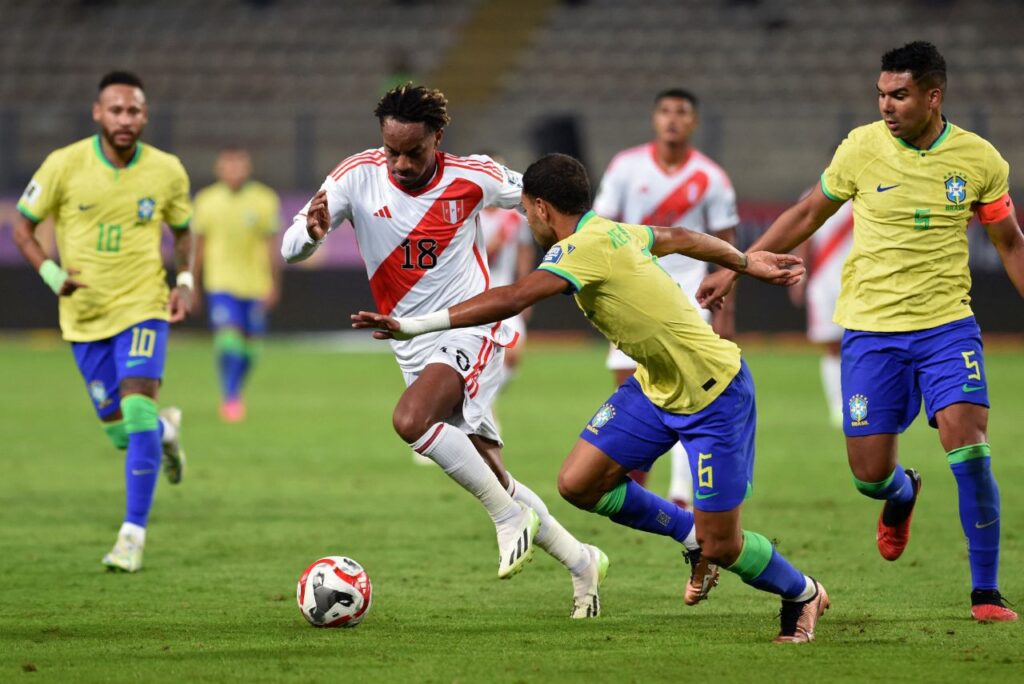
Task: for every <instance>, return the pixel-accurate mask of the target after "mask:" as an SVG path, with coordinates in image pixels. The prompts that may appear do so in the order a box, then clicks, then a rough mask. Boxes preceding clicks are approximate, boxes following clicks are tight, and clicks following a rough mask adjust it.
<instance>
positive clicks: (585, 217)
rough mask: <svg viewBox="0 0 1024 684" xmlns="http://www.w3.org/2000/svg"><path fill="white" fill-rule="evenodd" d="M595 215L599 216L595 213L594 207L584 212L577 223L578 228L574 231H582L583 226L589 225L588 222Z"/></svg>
mask: <svg viewBox="0 0 1024 684" xmlns="http://www.w3.org/2000/svg"><path fill="white" fill-rule="evenodd" d="M595 216H597V214H595V213H594V210H593V209H591V210H590V211H588V212H587V213H586V214H584V215H583V216H581V217H580V220H579V222H578V223H577V224H576V230H574V231H572V232H573V233H578V232H580V230H582V229H583V226H585V225H587V223H588V222H589V221H590V219H592V218H594V217H595Z"/></svg>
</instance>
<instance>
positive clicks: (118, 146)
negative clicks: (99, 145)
mask: <svg viewBox="0 0 1024 684" xmlns="http://www.w3.org/2000/svg"><path fill="white" fill-rule="evenodd" d="M120 132H122V131H113V132H111V131H108V130H107V129H105V128H104V129H103V139H104V140H106V141H107V144H108V145H110V146H111V147H112V148H113V149H114V150H116V151H117V152H118V153H120V154H125V153H127V152H130V151H131V150H134V149H135V146H136V144H138V142H139V138H140V137H142V129H139V131H138V132H134V131H123V132H125V133H130V134H131V142H130V143H128V144H125V143H119V142H118V141H117V137H116V136H117V134H118V133H120Z"/></svg>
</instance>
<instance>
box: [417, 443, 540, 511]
mask: <svg viewBox="0 0 1024 684" xmlns="http://www.w3.org/2000/svg"><path fill="white" fill-rule="evenodd" d="M411 446H412V448H413V449H415V450H416V451H418V452H419V453H421V454H423V455H424V456H429V457H430V458H431V459H433V461H434V463H436V464H437V465H439V466H441V469H442V470H443V471H444V472H445V473H447V475H448V477H450V478H452V479H453V480H455V481H456V482H458V483H459V484H460V485H462V486H463V488H464V489H465V490H466V491H468V492H469V493H470V494H472V495H473V496H475V497H476V498H477V500H478V501H479V502H480V503H481V504H483V507H484V508H486V509H487V513H488V514H489V515H490V516H491V520H493V521H494V524H495V525H501V524H502V523H504V522H507V521H508V520H511V519H512V518H514V517H516V516H517V515H520V514H521V509H520V508H519V506H518V505H517V504H516V502H515V501H513V500H512V497H511V496H509V495H508V492H506V491H505V488H504V487H502V486H501V482H499V481H498V478H497V476H495V474H494V473H493V472H492V471H491V469H490V468H489V467H488V466H487V464H486V463H485V462H484V459H483V457H482V456H481V455H480V453H479V452H478V451H477V450H476V447H474V446H473V442H471V441H470V440H469V437H467V436H466V433H464V432H463V431H462V430H459V429H458V428H456V427H452V426H451V425H448V424H447V423H434V424H433V425H431V426H430V427H429V428H427V431H426V432H425V433H423V436H422V437H420V438H419V439H418V440H416V442H415V443H413V444H412V445H411Z"/></svg>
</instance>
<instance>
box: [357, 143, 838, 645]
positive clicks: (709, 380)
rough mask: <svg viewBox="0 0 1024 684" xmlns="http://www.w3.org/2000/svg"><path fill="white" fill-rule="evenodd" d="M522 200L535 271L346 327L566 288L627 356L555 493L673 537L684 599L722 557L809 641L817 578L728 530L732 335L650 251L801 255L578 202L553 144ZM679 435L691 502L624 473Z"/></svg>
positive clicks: (475, 313) (736, 257)
mask: <svg viewBox="0 0 1024 684" xmlns="http://www.w3.org/2000/svg"><path fill="white" fill-rule="evenodd" d="M523 204H524V206H525V207H526V212H527V217H528V219H529V222H530V228H531V230H532V231H533V234H534V237H535V238H536V239H537V241H538V242H539V243H540V244H541V246H543V247H545V248H548V250H549V251H548V252H547V255H546V256H545V257H544V260H543V262H542V264H541V266H540V267H539V268H538V269H537V270H536V271H534V272H532V273H531V274H529V275H528V276H526V277H525V278H522V279H520V280H518V281H517V282H516V283H514V284H513V285H510V286H508V287H500V288H495V289H493V290H490V291H488V292H485V293H483V294H481V295H479V296H477V297H474V298H473V299H471V300H469V301H466V302H463V303H461V304H458V305H456V306H453V307H450V308H447V309H443V310H439V311H436V312H432V313H430V314H427V315H424V316H415V317H392V316H384V315H381V314H376V313H367V312H360V313H359V314H356V315H354V316H353V317H352V319H353V325H354V326H355V327H357V328H368V327H376V328H381V329H382V331H380V332H376V333H374V334H375V336H377V337H378V338H382V339H383V338H388V337H394V338H399V339H408V338H409V337H410V336H412V335H420V334H424V333H431V332H434V331H438V330H447V329H449V328H463V327H471V326H479V325H484V324H487V323H489V322H492V321H497V320H501V319H503V318H505V317H506V316H511V315H514V314H515V313H517V312H519V311H522V310H523V309H524V308H526V307H528V306H530V305H532V304H534V303H536V302H538V301H540V300H541V299H545V298H547V297H551V296H554V295H558V294H562V293H564V292H566V291H570V292H573V293H574V294H575V296H576V302H577V304H579V306H580V309H582V310H583V313H584V315H585V316H586V317H587V318H588V319H589V320H590V322H591V323H593V324H594V326H595V327H596V328H597V329H598V330H600V331H601V333H602V334H604V336H605V337H607V338H608V340H609V341H610V342H613V343H614V344H615V345H616V346H618V347H619V348H620V349H622V350H623V351H624V352H626V353H627V354H629V356H630V357H632V358H634V359H636V361H637V363H638V364H639V368H638V369H637V373H636V376H634V377H632V378H629V379H628V380H627V381H626V382H625V383H623V384H622V386H621V387H619V389H618V390H617V391H616V392H615V394H613V395H612V397H611V398H610V399H609V400H608V401H607V402H606V403H605V404H604V405H603V406H602V407H601V408H600V409H599V410H598V411H597V413H596V414H595V415H594V417H593V418H592V419H591V420H590V423H589V424H588V425H587V426H586V427H585V428H584V429H583V431H582V433H581V434H580V439H579V440H578V441H577V442H576V445H575V446H574V447H573V449H572V451H571V452H570V453H569V456H568V458H567V459H566V460H565V463H563V464H562V470H561V473H559V476H558V489H559V491H560V492H561V494H562V496H563V497H565V499H566V500H567V501H569V502H570V503H572V504H573V505H575V506H578V507H580V508H583V509H585V510H590V511H593V512H595V513H599V514H601V515H605V516H608V517H610V518H611V519H612V520H613V521H615V522H617V523H619V524H620V525H625V526H627V527H632V528H634V529H638V530H642V531H645V532H652V533H655V534H661V535H667V536H671V537H673V538H675V539H676V540H677V541H679V542H681V543H682V544H683V545H684V547H685V548H686V549H687V551H688V554H687V555H688V557H689V559H690V560H691V562H693V564H694V567H695V568H697V569H696V570H695V571H693V572H692V573H691V578H690V583H689V585H688V586H687V592H686V602H687V603H696V602H697V601H699V600H700V599H701V598H703V597H704V596H706V595H707V591H708V590H709V589H710V588H711V586H712V585H713V584H714V583H715V582H716V580H717V573H718V568H717V566H718V565H721V566H724V567H725V568H726V569H728V570H730V571H732V572H734V573H736V574H737V575H739V576H740V577H741V578H742V579H743V581H744V582H746V583H747V584H750V585H751V586H753V587H756V588H758V589H761V590H763V591H768V592H771V593H774V594H778V595H779V596H781V597H782V612H781V620H782V626H781V630H780V631H779V635H778V637H776V639H775V642H776V643H804V642H808V641H812V640H813V639H814V626H815V624H816V623H817V621H818V618H819V617H820V616H821V614H822V613H823V612H824V611H825V609H826V608H827V607H828V603H829V601H828V595H827V594H826V593H825V588H824V587H822V586H821V585H820V584H819V583H818V582H817V581H815V580H814V579H812V578H810V577H808V576H806V575H804V574H803V573H802V572H800V571H798V570H797V569H796V568H794V567H793V566H792V565H790V563H789V561H787V560H786V559H785V558H783V557H782V555H781V554H780V553H779V552H778V551H776V550H775V549H774V548H773V546H772V543H771V542H770V541H768V539H767V538H766V537H764V536H762V535H760V534H758V533H756V532H750V531H747V530H742V529H741V528H740V508H741V506H742V503H743V500H744V499H745V498H746V497H747V495H748V494H749V492H750V490H751V486H752V483H751V478H752V476H753V466H754V429H755V424H756V412H755V407H754V383H753V379H752V378H751V376H750V372H749V371H748V370H747V366H746V363H744V362H743V360H742V359H741V358H740V352H739V349H738V348H737V347H736V345H735V344H733V343H732V342H729V341H727V340H723V339H721V338H720V337H718V336H717V335H716V334H715V333H714V332H712V330H711V328H710V327H709V326H708V324H707V323H705V322H704V321H703V320H702V319H701V317H700V314H698V313H697V310H696V308H695V307H694V306H693V305H692V304H691V303H690V302H689V301H688V300H687V298H686V296H685V295H684V294H683V293H682V292H681V291H680V289H679V287H677V286H676V284H675V282H674V281H673V280H672V278H671V277H670V276H669V275H668V274H667V273H665V271H663V270H662V269H661V267H660V266H659V265H658V261H657V258H656V256H655V255H664V254H686V255H688V256H690V257H693V258H696V259H701V260H704V261H709V262H712V263H715V264H718V265H720V266H723V267H725V268H729V269H733V270H736V271H740V272H744V273H747V274H748V275H751V276H753V277H755V278H758V279H760V280H764V281H767V282H771V283H774V284H777V285H792V284H793V283H795V282H797V281H798V280H799V279H800V276H801V274H802V273H803V268H802V267H800V266H799V264H800V259H798V258H796V257H792V256H780V255H776V254H771V253H768V252H756V253H753V254H751V255H749V257H747V256H744V255H743V254H742V253H741V252H739V251H738V250H736V249H735V248H734V247H732V246H731V245H729V244H728V243H727V242H725V241H723V240H719V239H717V238H714V237H712V236H710V235H705V234H703V233H698V232H694V231H690V230H687V229H685V228H660V227H653V228H652V227H648V226H637V225H629V224H620V223H614V222H612V221H609V220H607V219H603V218H600V217H599V216H597V215H596V214H594V212H593V211H588V208H589V206H590V183H589V182H588V180H587V174H586V171H585V170H584V169H583V166H582V164H580V163H579V162H578V161H576V160H575V159H573V158H572V157H567V156H565V155H560V154H554V155H548V156H546V157H543V158H542V159H540V160H539V161H537V162H535V163H534V164H532V165H531V166H530V168H528V169H527V170H526V174H525V175H524V176H523ZM787 269H788V270H787ZM678 440H681V441H682V442H683V443H684V444H685V445H686V451H687V454H689V456H690V469H691V471H692V472H693V476H694V483H695V485H696V489H695V491H694V508H695V512H693V513H691V512H689V511H686V510H684V509H682V508H680V507H679V506H677V505H675V504H673V503H671V502H669V501H666V500H665V499H662V498H660V497H659V496H657V495H656V494H654V493H653V492H650V491H648V490H646V489H644V488H643V487H641V486H640V485H638V484H637V483H636V482H634V481H633V480H631V479H629V478H628V477H627V473H628V472H629V471H630V470H633V469H640V470H647V469H649V468H650V466H651V464H652V463H653V462H654V461H655V460H656V459H657V458H658V457H659V456H660V455H662V454H663V453H665V452H666V451H668V449H669V447H671V446H672V444H674V443H675V442H676V441H678ZM702 556H703V558H702ZM698 566H701V567H699V568H698Z"/></svg>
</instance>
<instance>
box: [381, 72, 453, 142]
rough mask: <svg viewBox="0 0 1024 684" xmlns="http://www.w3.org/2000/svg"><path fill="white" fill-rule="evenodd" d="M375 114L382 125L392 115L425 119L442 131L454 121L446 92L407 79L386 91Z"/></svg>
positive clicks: (409, 119)
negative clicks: (409, 81)
mask: <svg viewBox="0 0 1024 684" xmlns="http://www.w3.org/2000/svg"><path fill="white" fill-rule="evenodd" d="M373 114H374V116H376V117H377V120H378V121H380V124H381V125H382V126H383V125H384V119H387V118H389V117H390V118H392V119H395V120H397V121H401V122H402V123H422V124H424V125H425V126H426V127H427V128H429V129H430V130H432V131H439V130H441V129H442V128H444V127H445V126H447V125H448V124H449V123H450V122H451V118H450V117H449V116H448V99H447V98H446V97H445V96H444V93H442V92H441V91H440V90H437V89H435V88H427V87H425V86H414V85H413V84H412V83H403V84H402V85H400V86H398V87H397V88H393V89H391V90H389V91H388V92H386V93H384V96H383V97H381V98H380V101H379V102H378V103H377V107H376V109H374V110H373Z"/></svg>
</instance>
